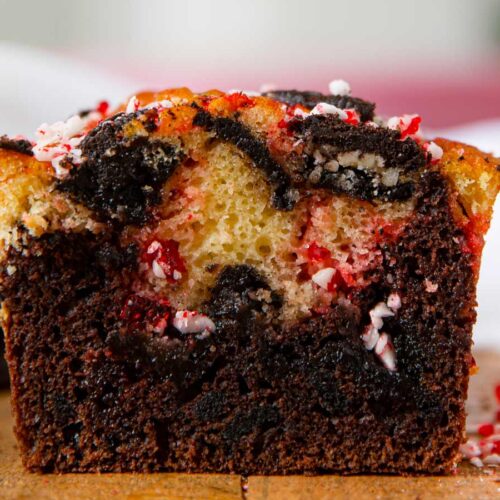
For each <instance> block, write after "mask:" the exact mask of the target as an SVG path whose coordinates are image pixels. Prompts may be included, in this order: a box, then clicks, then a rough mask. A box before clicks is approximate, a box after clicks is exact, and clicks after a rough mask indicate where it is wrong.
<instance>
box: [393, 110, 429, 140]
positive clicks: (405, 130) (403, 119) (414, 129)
mask: <svg viewBox="0 0 500 500" xmlns="http://www.w3.org/2000/svg"><path fill="white" fill-rule="evenodd" d="M421 122H422V118H421V117H420V116H419V115H403V116H393V117H392V118H389V119H388V120H387V127H388V128H390V129H392V130H399V132H400V133H401V140H404V139H406V138H407V137H410V138H412V139H415V140H417V141H419V140H420V139H421V138H422V134H421V131H420V123H421Z"/></svg>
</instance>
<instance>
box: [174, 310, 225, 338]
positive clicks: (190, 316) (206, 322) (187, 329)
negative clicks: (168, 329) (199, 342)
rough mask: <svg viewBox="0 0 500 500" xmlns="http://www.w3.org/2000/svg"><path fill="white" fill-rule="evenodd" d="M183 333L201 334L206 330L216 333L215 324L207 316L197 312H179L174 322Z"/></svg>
mask: <svg viewBox="0 0 500 500" xmlns="http://www.w3.org/2000/svg"><path fill="white" fill-rule="evenodd" d="M172 324H173V325H174V327H175V328H177V330H179V331H180V332H181V333H200V332H203V331H205V330H207V331H208V332H214V331H215V324H214V322H213V321H212V320H211V319H210V318H209V317H208V316H206V315H205V314H201V313H199V312H196V311H177V312H176V313H175V317H174V319H173V321H172Z"/></svg>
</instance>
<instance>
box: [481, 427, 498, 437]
mask: <svg viewBox="0 0 500 500" xmlns="http://www.w3.org/2000/svg"><path fill="white" fill-rule="evenodd" d="M477 432H478V434H480V435H481V436H483V437H488V436H491V435H492V434H493V433H494V432H495V428H494V427H493V424H481V425H480V426H479V427H478V428H477Z"/></svg>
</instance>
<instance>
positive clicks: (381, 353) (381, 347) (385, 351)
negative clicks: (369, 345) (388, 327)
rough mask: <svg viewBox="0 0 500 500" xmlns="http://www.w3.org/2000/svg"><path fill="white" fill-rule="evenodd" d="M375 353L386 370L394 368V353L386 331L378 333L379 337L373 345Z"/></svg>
mask: <svg viewBox="0 0 500 500" xmlns="http://www.w3.org/2000/svg"><path fill="white" fill-rule="evenodd" d="M375 354H376V355H377V356H378V357H379V359H380V361H382V363H383V364H384V366H385V367H386V368H387V369H388V370H390V371H391V372H393V371H395V370H396V353H395V351H394V346H393V345H392V342H391V337H390V336H389V335H388V334H387V333H381V334H380V338H379V339H378V342H377V344H376V346H375Z"/></svg>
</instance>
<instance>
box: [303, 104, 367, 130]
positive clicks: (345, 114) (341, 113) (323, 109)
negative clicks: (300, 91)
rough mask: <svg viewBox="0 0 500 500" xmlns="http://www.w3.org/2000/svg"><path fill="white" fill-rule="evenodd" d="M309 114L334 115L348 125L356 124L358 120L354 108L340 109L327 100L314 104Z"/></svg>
mask: <svg viewBox="0 0 500 500" xmlns="http://www.w3.org/2000/svg"><path fill="white" fill-rule="evenodd" d="M311 115H335V116H338V117H339V118H340V119H341V120H342V121H344V122H346V123H349V124H350V125H358V124H359V122H360V118H359V114H358V112H357V111H356V110H355V109H341V108H337V106H334V105H333V104H328V103H327V102H319V103H318V104H316V106H314V108H313V109H312V110H311Z"/></svg>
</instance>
